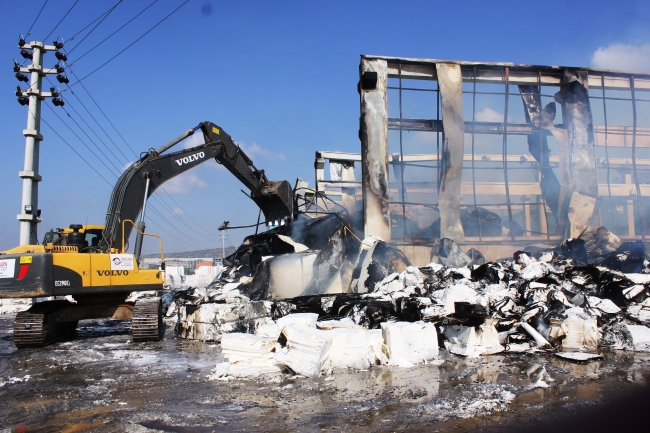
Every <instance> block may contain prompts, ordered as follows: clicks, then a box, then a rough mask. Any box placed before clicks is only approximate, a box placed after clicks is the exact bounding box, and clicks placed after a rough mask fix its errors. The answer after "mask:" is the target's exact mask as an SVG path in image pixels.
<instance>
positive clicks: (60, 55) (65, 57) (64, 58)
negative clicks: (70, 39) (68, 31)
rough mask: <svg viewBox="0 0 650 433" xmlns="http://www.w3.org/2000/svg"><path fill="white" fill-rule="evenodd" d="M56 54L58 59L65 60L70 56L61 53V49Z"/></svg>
mask: <svg viewBox="0 0 650 433" xmlns="http://www.w3.org/2000/svg"><path fill="white" fill-rule="evenodd" d="M54 55H55V56H56V58H57V60H63V61H64V62H67V61H68V56H66V55H65V54H63V53H61V52H59V51H57V52H56V53H54Z"/></svg>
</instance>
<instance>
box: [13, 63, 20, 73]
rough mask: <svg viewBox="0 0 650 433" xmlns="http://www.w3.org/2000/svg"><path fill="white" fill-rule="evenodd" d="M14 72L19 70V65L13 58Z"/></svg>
mask: <svg viewBox="0 0 650 433" xmlns="http://www.w3.org/2000/svg"><path fill="white" fill-rule="evenodd" d="M14 72H20V65H19V64H18V62H17V61H15V60H14Z"/></svg>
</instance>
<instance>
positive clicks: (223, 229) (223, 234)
mask: <svg viewBox="0 0 650 433" xmlns="http://www.w3.org/2000/svg"><path fill="white" fill-rule="evenodd" d="M229 228H230V221H224V222H223V224H221V225H220V226H219V228H218V230H219V232H220V233H219V237H220V238H221V261H222V263H223V259H225V258H226V239H228V229H229Z"/></svg>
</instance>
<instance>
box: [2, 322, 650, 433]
mask: <svg viewBox="0 0 650 433" xmlns="http://www.w3.org/2000/svg"><path fill="white" fill-rule="evenodd" d="M13 319H14V316H13V315H2V316H0V403H1V404H0V432H5V431H16V432H18V431H20V432H41V431H43V432H50V431H52V432H84V431H92V432H145V431H166V432H199V433H200V432H213V431H215V432H222V431H223V432H230V431H232V432H235V431H238V432H239V431H263V432H284V431H305V432H312V431H374V432H389V431H411V432H415V431H423V432H424V431H447V430H453V431H486V432H487V431H490V432H491V431H513V432H514V431H520V430H530V429H531V428H534V427H536V426H537V427H540V426H544V425H546V424H544V423H547V422H550V423H552V422H557V421H558V420H560V421H562V420H564V419H565V418H564V417H569V418H568V419H576V417H579V416H581V414H586V413H589V412H588V411H589V410H596V411H597V412H601V413H606V412H607V409H608V408H610V407H614V406H612V404H616V402H617V401H619V400H620V399H621V398H625V396H630V395H635V394H634V393H638V392H639V391H643V390H645V389H646V387H645V384H646V381H648V380H650V354H642V353H631V352H620V351H618V352H603V355H604V359H602V360H597V361H594V362H590V363H575V362H570V361H566V360H562V359H559V358H557V357H554V356H553V355H550V354H534V355H532V354H508V355H503V354H499V355H491V356H485V357H482V358H477V359H467V358H461V357H457V356H455V355H448V354H447V352H446V351H444V350H443V351H442V358H443V361H442V362H440V363H435V364H426V365H419V366H416V367H414V368H410V369H404V368H399V367H388V366H381V367H374V368H371V369H370V370H367V371H360V372H353V371H347V370H346V371H334V372H333V373H332V374H331V375H329V376H319V377H316V378H302V377H291V376H288V375H285V376H282V377H281V378H276V379H269V380H266V381H256V380H230V381H221V380H209V379H208V376H209V375H210V374H211V371H212V370H213V369H214V366H215V364H216V363H217V362H219V361H221V360H223V355H222V354H221V350H220V347H219V345H216V344H207V343H200V342H194V341H188V340H183V339H179V338H176V337H175V336H174V334H173V331H172V328H173V323H172V324H169V326H168V327H167V330H166V336H165V339H164V340H162V341H160V342H156V343H133V342H132V341H131V339H130V329H129V328H130V322H128V321H108V320H98V321H85V322H80V326H79V328H78V336H77V337H76V338H75V339H74V340H72V341H68V342H62V343H57V344H54V345H51V346H48V347H46V348H42V349H27V350H20V351H19V350H17V349H16V348H15V347H14V345H13V335H12V326H13ZM541 367H545V368H546V371H547V372H548V373H549V375H550V376H551V377H552V378H553V379H554V380H555V382H549V385H550V387H548V388H532V386H533V384H534V383H535V381H536V380H537V376H538V373H539V371H540V370H541ZM644 403H646V404H647V403H648V402H647V401H645V402H644ZM649 423H650V422H649Z"/></svg>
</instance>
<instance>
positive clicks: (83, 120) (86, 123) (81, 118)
mask: <svg viewBox="0 0 650 433" xmlns="http://www.w3.org/2000/svg"><path fill="white" fill-rule="evenodd" d="M48 81H50V80H49V78H48ZM50 84H52V82H51V81H50ZM52 85H53V84H52ZM71 93H72V94H73V95H74V96H75V98H77V100H78V101H79V102H80V103H81V105H82V106H83V107H84V108H86V106H85V105H84V104H83V102H82V101H81V99H79V97H78V96H77V95H76V94H75V93H74V92H71ZM68 106H69V107H70V108H72V110H73V111H74V112H75V114H76V115H77V116H78V117H79V119H80V120H81V121H82V122H83V123H84V124H85V125H86V126H87V127H88V129H89V130H90V131H91V132H92V133H93V134H95V137H97V139H98V140H99V141H100V142H101V143H102V144H103V145H104V147H105V148H106V150H108V151H109V152H110V154H111V155H113V157H114V158H115V160H116V161H117V162H118V163H120V161H119V158H118V157H117V155H115V153H113V151H112V150H111V149H110V147H108V145H107V144H106V143H105V142H104V140H102V139H101V137H100V136H99V135H97V133H96V132H95V130H94V129H93V128H91V127H90V125H89V124H88V122H86V120H85V119H84V118H83V117H82V116H81V114H79V112H78V111H77V110H76V109H75V108H74V106H73V105H72V104H71V103H70V101H68ZM63 111H65V112H66V114H67V115H68V117H70V118H71V119H72V120H73V121H74V122H75V123H77V122H76V121H75V120H74V119H73V118H72V116H70V114H69V113H68V112H67V111H66V109H65V108H64V109H63ZM86 111H88V109H87V108H86ZM88 114H90V116H91V117H92V118H93V119H94V117H93V115H92V113H90V111H88ZM95 122H97V121H96V120H95ZM98 125H99V124H98ZM77 126H79V125H78V124H77ZM100 128H101V125H100ZM79 129H81V130H82V132H83V133H84V134H85V135H86V137H88V139H89V140H90V141H92V142H93V144H95V147H98V146H97V144H96V143H95V142H94V141H93V139H92V138H90V137H89V136H88V134H87V133H86V132H85V131H84V130H83V129H82V128H81V127H80V126H79ZM109 139H110V137H109ZM116 148H117V146H116ZM117 149H118V150H119V148H117ZM100 152H101V150H100ZM103 154H104V153H103V152H102V155H103ZM122 155H123V156H124V154H122ZM104 156H106V155H104ZM125 158H126V157H125ZM126 159H127V161H128V158H126ZM117 170H118V172H121V169H120V168H117Z"/></svg>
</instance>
